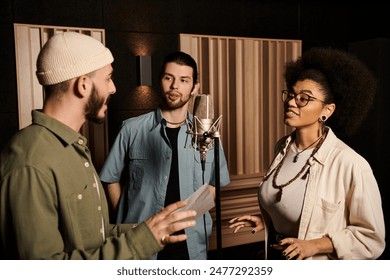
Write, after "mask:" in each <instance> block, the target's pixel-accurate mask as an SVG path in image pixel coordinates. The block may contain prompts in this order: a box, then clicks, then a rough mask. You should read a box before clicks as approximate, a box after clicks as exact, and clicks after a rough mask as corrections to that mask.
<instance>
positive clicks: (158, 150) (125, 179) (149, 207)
mask: <svg viewBox="0 0 390 280" xmlns="http://www.w3.org/2000/svg"><path fill="white" fill-rule="evenodd" d="M188 123H189V124H190V125H191V124H192V116H191V115H188ZM165 127H166V122H165V120H164V119H163V117H162V113H161V109H160V108H158V109H156V110H155V111H153V112H150V113H147V114H144V115H141V116H139V117H135V118H130V119H127V120H125V121H124V122H123V124H122V128H121V130H120V132H119V134H118V135H117V138H116V140H115V142H114V144H113V146H112V148H111V151H110V153H109V155H108V157H107V160H106V162H105V163H104V166H103V168H102V170H101V173H100V178H101V180H102V181H103V182H106V183H115V182H121V183H122V186H123V189H122V194H121V198H120V201H119V206H118V217H117V222H118V223H140V222H142V221H144V220H146V219H147V218H149V217H150V216H152V215H154V214H155V213H157V212H158V211H160V210H161V209H162V208H163V207H164V201H165V195H166V192H167V185H168V180H169V173H170V167H171V160H172V149H171V146H170V143H169V140H168V137H167V135H166V132H165ZM187 130H188V128H187V124H186V123H184V124H183V125H182V126H181V129H180V131H179V135H178V143H177V148H178V156H179V158H178V160H179V182H180V196H181V199H182V200H184V199H186V198H187V197H188V196H190V195H191V194H192V193H193V192H195V191H196V190H197V189H198V188H199V187H201V186H202V185H203V183H209V184H210V185H214V183H215V179H214V175H215V173H214V148H212V149H211V150H209V151H208V152H207V154H206V156H207V158H206V168H205V171H204V180H205V182H203V176H202V172H203V171H202V168H201V162H200V153H199V151H197V150H196V149H194V148H193V147H192V144H191V140H192V135H191V134H189V133H187ZM219 148H220V153H219V154H220V156H219V157H220V185H221V186H226V185H227V184H229V183H230V178H229V172H228V168H227V163H226V158H225V155H224V153H223V149H222V147H221V146H220V147H219ZM205 229H206V232H205ZM211 231H212V219H211V216H210V214H209V213H208V212H207V213H206V214H205V215H204V217H200V218H198V219H197V223H196V226H195V227H193V228H189V229H186V230H185V232H186V234H187V246H188V251H189V256H190V259H207V241H208V240H207V238H208V236H210V234H211ZM153 258H156V255H155V256H154V257H153Z"/></svg>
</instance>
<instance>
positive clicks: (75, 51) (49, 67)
mask: <svg viewBox="0 0 390 280" xmlns="http://www.w3.org/2000/svg"><path fill="white" fill-rule="evenodd" d="M113 61H114V58H113V56H112V54H111V52H110V50H109V49H107V48H106V47H105V46H104V45H103V44H102V43H100V42H99V41H98V40H96V39H95V38H92V37H90V36H87V35H84V34H81V33H76V32H64V33H59V34H56V35H54V36H53V37H51V38H50V39H49V41H47V42H46V44H45V45H44V46H43V48H42V50H41V52H40V53H39V55H38V59H37V72H36V74H37V77H38V81H39V83H40V84H41V85H54V84H58V83H61V82H64V81H68V80H70V79H73V78H76V77H80V76H82V75H85V74H88V73H91V72H93V71H95V70H98V69H100V68H102V67H104V66H106V65H108V64H111V63H112V62H113Z"/></svg>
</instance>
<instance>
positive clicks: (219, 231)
mask: <svg viewBox="0 0 390 280" xmlns="http://www.w3.org/2000/svg"><path fill="white" fill-rule="evenodd" d="M214 162H215V166H214V172H215V215H216V222H217V225H216V227H217V257H218V260H222V225H221V180H220V170H219V135H217V136H215V137H214Z"/></svg>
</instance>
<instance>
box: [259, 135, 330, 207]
mask: <svg viewBox="0 0 390 280" xmlns="http://www.w3.org/2000/svg"><path fill="white" fill-rule="evenodd" d="M325 137H326V135H322V136H321V137H320V138H319V139H320V141H318V143H317V145H316V146H315V148H314V149H313V152H312V153H311V155H310V156H309V158H308V159H307V161H306V163H305V165H304V166H303V167H302V169H301V170H300V171H299V172H298V174H297V175H295V177H294V178H292V179H291V180H290V181H288V182H287V183H284V184H280V185H278V184H276V179H277V178H278V175H279V172H280V169H281V168H282V165H283V163H284V161H285V159H286V157H287V154H288V152H289V151H290V148H291V144H292V143H293V142H294V139H295V134H294V136H293V137H292V139H291V141H290V143H289V144H288V146H287V148H286V153H285V154H284V157H283V159H282V160H281V161H280V162H279V164H278V165H277V166H276V167H275V168H274V169H273V170H272V171H271V172H270V173H268V175H267V176H265V177H264V179H263V182H265V181H267V180H268V178H269V177H270V176H271V175H272V174H273V173H274V172H275V176H274V178H273V180H272V187H274V188H275V189H278V190H279V191H278V193H277V194H276V202H279V201H281V199H282V194H283V188H284V187H287V186H288V185H290V184H291V183H292V182H294V181H295V180H296V179H298V177H300V176H301V175H302V174H303V172H305V170H306V168H307V171H306V173H305V174H303V176H302V177H301V179H302V180H306V178H307V175H308V173H309V168H308V166H309V161H310V159H311V158H312V157H313V156H314V154H315V153H316V152H317V151H318V149H319V148H320V147H321V145H322V143H323V142H324V140H325ZM316 142H317V141H316Z"/></svg>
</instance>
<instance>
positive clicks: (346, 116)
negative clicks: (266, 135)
mask: <svg viewBox="0 0 390 280" xmlns="http://www.w3.org/2000/svg"><path fill="white" fill-rule="evenodd" d="M284 74H285V81H286V86H287V89H286V90H283V91H282V100H283V102H284V122H285V124H286V125H288V126H290V127H292V128H294V131H293V132H292V133H291V135H289V136H285V137H283V138H282V139H280V140H279V141H278V142H277V144H276V150H275V153H276V156H275V158H274V160H273V162H272V164H271V166H270V168H269V170H268V172H267V173H266V174H265V176H264V178H263V180H262V182H261V183H260V186H259V190H258V197H259V205H260V210H261V216H251V215H244V216H240V217H236V218H233V219H232V220H231V221H230V222H231V225H230V227H231V228H233V229H234V232H237V231H238V230H239V229H240V228H242V227H245V226H251V227H254V229H253V232H257V231H259V230H262V229H263V228H265V233H266V234H265V236H266V238H265V239H266V241H265V244H266V246H265V247H266V250H265V251H266V258H267V259H377V258H379V257H380V255H381V254H382V252H383V251H384V248H385V226H384V218H383V211H382V206H381V204H382V202H381V196H380V192H379V188H378V184H377V182H376V179H375V177H374V174H373V172H372V169H371V167H370V165H369V163H368V162H367V161H366V160H365V159H364V158H363V157H362V156H361V155H359V154H358V153H357V152H356V151H354V150H353V149H352V148H351V147H349V146H348V145H346V144H345V143H344V142H343V141H342V140H340V139H339V138H338V137H337V136H336V135H335V132H336V133H337V134H338V135H339V136H340V137H341V135H342V134H344V135H343V136H351V135H353V134H354V133H355V132H356V130H357V128H358V127H359V125H360V124H361V122H362V120H363V119H364V117H365V116H366V114H367V112H368V110H369V109H370V107H371V105H372V102H373V99H374V96H375V93H376V81H375V78H374V77H373V75H372V74H371V72H370V71H369V70H368V69H367V68H366V66H365V65H364V64H363V63H362V62H361V61H359V60H358V59H357V58H356V57H355V56H353V55H351V54H350V53H347V52H343V51H341V50H336V49H332V48H312V49H310V50H308V51H306V52H305V53H303V55H302V56H301V57H300V58H299V59H297V60H296V61H293V62H290V63H288V64H287V65H286V68H285V73H284ZM328 120H329V122H328V123H327V124H328V125H325V122H326V121H328ZM331 127H332V128H331ZM332 129H333V130H332Z"/></svg>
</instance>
